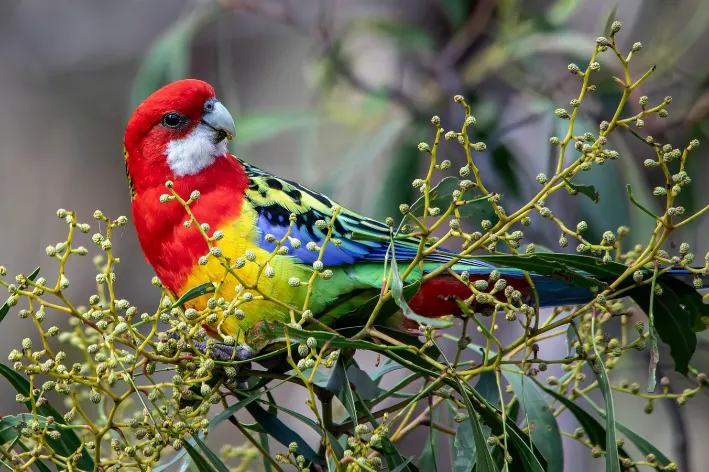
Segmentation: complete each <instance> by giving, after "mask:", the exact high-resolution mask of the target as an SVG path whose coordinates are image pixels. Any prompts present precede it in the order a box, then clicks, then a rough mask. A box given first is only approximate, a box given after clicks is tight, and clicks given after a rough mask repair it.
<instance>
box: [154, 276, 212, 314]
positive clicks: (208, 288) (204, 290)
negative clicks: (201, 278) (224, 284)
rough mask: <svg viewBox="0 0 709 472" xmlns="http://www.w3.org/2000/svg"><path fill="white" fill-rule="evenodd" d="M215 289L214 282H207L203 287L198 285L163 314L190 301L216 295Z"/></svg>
mask: <svg viewBox="0 0 709 472" xmlns="http://www.w3.org/2000/svg"><path fill="white" fill-rule="evenodd" d="M214 290H215V287H214V284H213V283H212V282H205V283H203V284H202V285H198V286H196V287H193V288H191V289H189V290H188V291H186V292H185V293H184V294H183V295H182V296H181V297H180V298H178V299H177V301H175V303H173V304H172V305H170V306H169V307H167V308H165V309H164V310H163V311H161V313H167V312H169V311H170V310H172V309H173V308H175V307H178V306H181V305H184V304H185V303H187V302H189V301H190V300H194V299H195V298H199V297H201V296H202V295H206V294H208V293H214Z"/></svg>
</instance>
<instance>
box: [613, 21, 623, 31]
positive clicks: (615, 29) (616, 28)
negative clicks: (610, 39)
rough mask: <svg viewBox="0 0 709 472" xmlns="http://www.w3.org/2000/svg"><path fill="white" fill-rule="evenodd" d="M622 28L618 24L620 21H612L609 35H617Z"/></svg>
mask: <svg viewBox="0 0 709 472" xmlns="http://www.w3.org/2000/svg"><path fill="white" fill-rule="evenodd" d="M622 26H623V25H622V24H621V23H620V21H614V22H613V24H611V33H612V34H615V33H617V32H618V31H620V28H621V27H622Z"/></svg>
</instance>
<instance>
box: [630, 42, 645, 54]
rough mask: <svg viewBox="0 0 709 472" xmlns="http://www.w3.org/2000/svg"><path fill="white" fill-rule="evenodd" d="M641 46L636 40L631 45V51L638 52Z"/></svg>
mask: <svg viewBox="0 0 709 472" xmlns="http://www.w3.org/2000/svg"><path fill="white" fill-rule="evenodd" d="M642 48H643V45H642V43H640V42H637V43H635V44H633V47H632V48H631V51H633V52H638V51H640V50H641V49H642Z"/></svg>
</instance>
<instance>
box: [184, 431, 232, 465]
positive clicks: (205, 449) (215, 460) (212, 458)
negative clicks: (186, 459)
mask: <svg viewBox="0 0 709 472" xmlns="http://www.w3.org/2000/svg"><path fill="white" fill-rule="evenodd" d="M192 438H193V439H194V441H195V443H197V447H199V449H200V450H201V451H202V452H203V453H204V455H205V456H206V457H207V459H208V460H209V462H211V464H212V465H213V466H214V469H216V471H217V472H229V468H228V467H227V466H226V465H225V464H224V462H222V460H221V459H220V458H219V456H217V455H216V454H215V453H214V452H213V451H212V450H211V449H210V448H209V447H208V446H207V445H206V444H204V443H203V442H202V440H201V439H199V436H198V435H197V436H192ZM188 446H189V445H188ZM188 452H189V450H188ZM192 459H193V460H194V458H192Z"/></svg>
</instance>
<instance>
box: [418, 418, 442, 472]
mask: <svg viewBox="0 0 709 472" xmlns="http://www.w3.org/2000/svg"><path fill="white" fill-rule="evenodd" d="M431 416H432V417H431V421H430V423H429V426H428V440H427V441H426V445H425V446H424V447H423V451H422V452H421V455H420V456H419V458H418V461H417V463H416V466H417V467H418V468H419V469H420V470H426V471H432V472H438V461H437V460H436V451H437V449H438V436H439V434H440V433H439V431H438V430H437V429H436V428H434V427H433V421H438V420H440V417H441V410H440V409H438V410H435V412H434V413H433V415H431Z"/></svg>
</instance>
